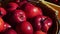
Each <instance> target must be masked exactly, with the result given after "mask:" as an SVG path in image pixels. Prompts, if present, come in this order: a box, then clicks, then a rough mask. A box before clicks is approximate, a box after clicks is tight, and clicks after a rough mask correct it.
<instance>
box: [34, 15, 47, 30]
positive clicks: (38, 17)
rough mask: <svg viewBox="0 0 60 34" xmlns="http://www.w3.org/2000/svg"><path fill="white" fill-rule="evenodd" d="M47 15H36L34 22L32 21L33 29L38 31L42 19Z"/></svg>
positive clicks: (42, 21)
mask: <svg viewBox="0 0 60 34" xmlns="http://www.w3.org/2000/svg"><path fill="white" fill-rule="evenodd" d="M46 18H47V17H46V16H41V15H39V16H36V17H35V18H34V23H33V26H34V30H35V31H40V30H41V28H42V25H43V23H44V20H45V19H46Z"/></svg>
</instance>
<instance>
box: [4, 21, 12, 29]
mask: <svg viewBox="0 0 60 34" xmlns="http://www.w3.org/2000/svg"><path fill="white" fill-rule="evenodd" d="M8 28H11V25H9V24H8V23H6V22H5V24H4V30H6V29H8Z"/></svg>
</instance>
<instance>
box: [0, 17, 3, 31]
mask: <svg viewBox="0 0 60 34" xmlns="http://www.w3.org/2000/svg"><path fill="white" fill-rule="evenodd" d="M3 30H4V21H3V19H2V18H1V17H0V32H2V31H3Z"/></svg>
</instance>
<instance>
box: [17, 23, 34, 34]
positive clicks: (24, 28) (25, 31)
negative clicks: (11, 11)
mask: <svg viewBox="0 0 60 34" xmlns="http://www.w3.org/2000/svg"><path fill="white" fill-rule="evenodd" d="M16 30H17V31H19V32H21V33H22V34H33V27H32V25H31V24H30V23H29V22H23V23H21V24H19V25H17V26H16Z"/></svg>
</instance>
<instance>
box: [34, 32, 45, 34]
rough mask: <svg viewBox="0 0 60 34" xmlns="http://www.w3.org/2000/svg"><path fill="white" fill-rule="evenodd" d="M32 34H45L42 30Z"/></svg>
mask: <svg viewBox="0 0 60 34" xmlns="http://www.w3.org/2000/svg"><path fill="white" fill-rule="evenodd" d="M34 34H46V33H45V32H42V31H36V32H35V33H34Z"/></svg>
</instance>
